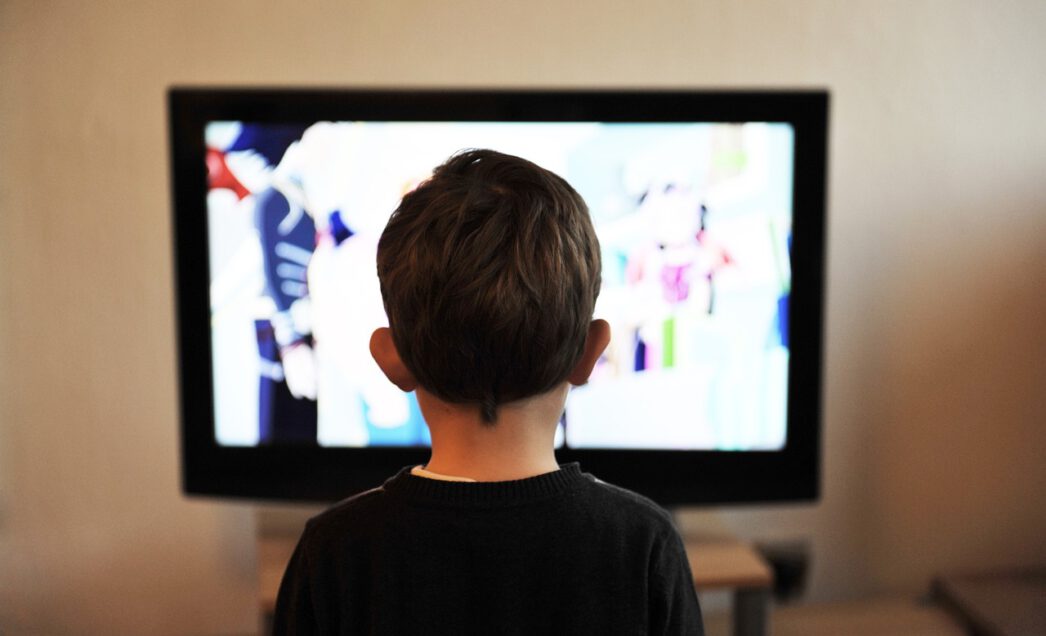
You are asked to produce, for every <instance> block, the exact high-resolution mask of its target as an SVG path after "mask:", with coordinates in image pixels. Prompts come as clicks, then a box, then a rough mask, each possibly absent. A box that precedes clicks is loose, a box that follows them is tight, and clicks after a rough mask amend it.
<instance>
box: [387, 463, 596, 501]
mask: <svg viewBox="0 0 1046 636" xmlns="http://www.w3.org/2000/svg"><path fill="white" fill-rule="evenodd" d="M412 468H413V466H408V467H406V468H404V469H403V470H401V471H400V472H399V473H397V474H396V475H395V476H394V477H392V478H391V479H389V480H388V481H386V482H385V491H386V492H388V493H389V494H391V495H394V496H399V497H403V498H405V499H408V500H411V501H415V502H419V503H420V502H433V503H452V504H462V505H482V506H503V505H519V504H523V503H527V502H530V501H536V500H540V499H546V498H549V497H554V496H556V495H559V494H561V493H564V492H567V491H570V490H573V489H574V488H576V487H578V486H579V485H581V484H583V483H586V482H588V481H589V480H590V478H589V476H588V475H586V474H585V473H582V472H581V466H580V465H579V464H578V463H576V462H574V463H570V464H564V465H562V466H560V467H559V470H556V471H553V472H550V473H545V474H543V475H536V476H534V477H527V478H526V479H515V480H512V481H479V482H450V481H438V480H435V479H426V478H424V477H418V476H416V475H412V474H411V469H412Z"/></svg>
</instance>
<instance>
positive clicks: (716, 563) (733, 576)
mask: <svg viewBox="0 0 1046 636" xmlns="http://www.w3.org/2000/svg"><path fill="white" fill-rule="evenodd" d="M307 516H309V515H305V514H302V516H301V519H302V521H301V524H302V525H304V519H305V518H307ZM295 518H296V517H295V515H291V516H290V519H289V520H290V521H291V523H290V524H288V523H286V521H287V519H284V523H272V522H268V523H266V522H265V520H264V519H259V523H258V606H259V610H260V612H261V617H262V623H263V625H264V626H265V630H264V631H263V633H266V634H268V633H269V631H270V630H269V629H268V627H269V626H270V625H271V620H272V613H273V610H274V609H275V607H276V593H277V592H278V591H279V588H280V580H281V579H282V578H283V571H284V569H285V568H286V567H287V562H288V561H290V558H291V554H292V553H293V552H294V546H295V545H296V544H297V542H298V535H299V534H300V533H301V526H295V525H294V524H293V520H294V519H295ZM684 543H685V545H686V552H687V558H688V560H689V562H690V569H691V571H692V572H693V573H694V585H695V586H696V588H697V590H698V591H699V592H702V591H712V590H732V592H733V634H734V636H764V635H765V634H766V633H767V625H768V617H769V607H770V590H771V589H772V588H773V583H774V577H773V571H772V570H771V569H770V566H769V565H768V564H767V563H766V561H765V560H763V558H762V557H761V556H760V555H759V553H758V552H757V551H756V550H755V548H753V547H752V546H751V545H750V544H748V543H744V542H742V541H740V540H738V539H735V538H732V537H716V538H690V539H687V540H685V542H684Z"/></svg>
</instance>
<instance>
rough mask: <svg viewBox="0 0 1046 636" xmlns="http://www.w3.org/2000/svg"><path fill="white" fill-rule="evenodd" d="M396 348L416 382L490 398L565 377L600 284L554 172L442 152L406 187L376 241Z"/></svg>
mask: <svg viewBox="0 0 1046 636" xmlns="http://www.w3.org/2000/svg"><path fill="white" fill-rule="evenodd" d="M378 278H379V279H380V281H381V295H382V298H383V300H384V302H385V311H386V312H387V313H388V316H389V327H390V329H391V331H392V339H393V342H394V343H395V344H396V349H397V351H398V352H399V354H400V357H401V358H402V359H403V362H404V364H405V365H406V367H407V368H408V369H409V370H410V371H411V373H413V374H414V377H415V379H416V380H417V382H418V384H419V385H420V386H421V387H423V388H425V389H426V390H427V391H429V392H431V393H432V394H434V395H436V396H437V397H439V398H441V399H443V400H445V401H448V402H455V403H478V404H479V406H480V412H481V414H482V416H483V419H484V421H486V422H488V423H493V422H494V421H495V420H496V419H497V406H498V404H501V403H504V402H510V401H513V400H518V399H522V398H526V397H530V396H532V395H538V394H540V393H545V392H546V391H549V390H551V389H552V388H554V387H555V386H557V385H559V384H560V383H562V382H564V381H565V380H566V379H567V377H568V376H569V375H570V372H571V371H572V370H573V368H574V367H575V366H576V365H577V363H578V361H579V360H580V358H581V354H582V351H583V349H584V345H585V338H586V336H587V334H588V326H589V324H590V322H591V320H592V312H593V309H594V307H595V302H596V296H598V295H599V286H600V255H599V242H598V240H597V239H596V234H595V230H594V229H593V227H592V221H591V220H590V219H589V215H588V208H587V207H586V205H585V202H584V200H582V198H581V197H580V195H578V193H577V192H575V191H574V189H573V188H571V187H570V184H568V183H567V182H566V181H565V180H563V179H562V178H561V177H559V176H557V175H555V174H553V173H552V172H549V171H548V170H545V169H544V168H541V167H540V166H537V165H535V164H533V163H531V162H529V161H527V160H525V159H520V158H519V157H513V156H511V155H505V154H502V153H499V152H495V151H492V150H468V151H463V152H460V153H458V154H455V155H453V156H451V157H450V158H449V159H448V160H447V161H446V162H444V163H443V164H442V165H441V166H439V167H438V168H436V170H435V171H434V172H433V175H432V177H431V178H430V179H428V180H427V181H425V182H423V183H422V184H421V185H420V186H418V188H417V189H415V190H414V191H413V192H411V193H409V194H407V195H406V196H405V197H403V201H402V202H401V203H400V205H399V207H398V208H397V209H396V211H395V212H393V214H392V217H391V218H390V219H389V223H388V225H387V226H386V227H385V231H384V233H383V234H382V235H381V240H380V241H379V242H378Z"/></svg>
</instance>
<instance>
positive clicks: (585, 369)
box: [567, 320, 610, 386]
mask: <svg viewBox="0 0 1046 636" xmlns="http://www.w3.org/2000/svg"><path fill="white" fill-rule="evenodd" d="M608 344H610V325H609V324H607V321H605V320H593V321H592V324H590V325H589V326H588V336H587V337H586V338H585V351H584V352H583V353H582V354H581V359H580V360H578V363H577V365H576V366H575V367H574V370H573V371H571V372H570V376H569V377H568V378H567V381H568V382H570V383H571V384H573V385H574V386H581V385H582V384H586V383H587V382H588V376H590V375H592V369H593V368H595V366H596V362H597V361H598V360H599V356H601V355H603V350H604V349H606V348H607V345H608Z"/></svg>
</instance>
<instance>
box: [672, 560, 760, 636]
mask: <svg viewBox="0 0 1046 636" xmlns="http://www.w3.org/2000/svg"><path fill="white" fill-rule="evenodd" d="M686 554H687V559H688V560H689V561H690V570H691V571H692V572H693V573H694V585H695V586H697V590H698V591H699V592H700V591H702V590H724V589H725V590H732V591H733V596H734V598H733V612H732V614H733V633H734V636H764V635H765V634H766V633H767V625H768V620H769V614H770V591H771V590H772V589H773V586H774V573H773V570H771V569H770V566H769V564H767V562H766V560H765V559H763V557H762V556H760V554H759V552H757V551H756V550H755V548H753V547H752V546H751V545H749V544H747V543H743V542H741V541H737V540H733V539H718V540H691V541H687V542H686Z"/></svg>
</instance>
